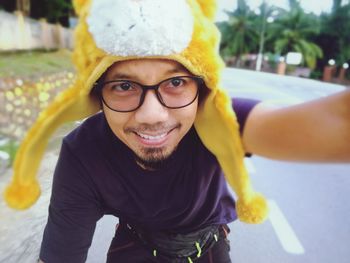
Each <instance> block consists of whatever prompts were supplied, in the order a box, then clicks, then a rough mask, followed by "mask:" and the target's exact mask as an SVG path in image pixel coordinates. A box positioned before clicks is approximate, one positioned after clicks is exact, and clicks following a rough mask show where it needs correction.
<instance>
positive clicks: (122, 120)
mask: <svg viewBox="0 0 350 263" xmlns="http://www.w3.org/2000/svg"><path fill="white" fill-rule="evenodd" d="M103 111H104V113H105V116H106V119H107V122H108V124H109V126H110V128H111V129H112V131H113V133H114V134H115V135H117V136H118V137H119V138H121V137H123V134H124V132H123V130H124V128H125V127H126V126H127V123H128V121H129V119H130V118H131V117H130V116H129V115H130V113H118V112H114V111H111V110H110V109H108V108H105V107H104V108H103Z"/></svg>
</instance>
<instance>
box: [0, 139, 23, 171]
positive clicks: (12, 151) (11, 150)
mask: <svg viewBox="0 0 350 263" xmlns="http://www.w3.org/2000/svg"><path fill="white" fill-rule="evenodd" d="M18 146H19V145H18V142H17V141H15V140H12V139H10V140H7V141H5V143H3V144H1V145H0V151H4V152H6V153H8V155H9V156H10V160H9V163H8V165H11V164H12V163H13V161H14V159H15V157H16V153H17V149H18Z"/></svg>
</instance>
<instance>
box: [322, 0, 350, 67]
mask: <svg viewBox="0 0 350 263" xmlns="http://www.w3.org/2000/svg"><path fill="white" fill-rule="evenodd" d="M321 21H322V24H321V34H320V35H319V37H318V38H317V41H319V42H320V44H321V46H322V48H323V49H324V51H325V54H327V57H326V58H325V59H326V60H327V61H328V59H330V58H333V59H336V61H337V62H339V63H341V64H342V63H344V62H348V61H349V60H350V46H349V43H350V24H349V21H350V3H349V4H346V5H341V1H340V0H334V1H333V9H332V12H331V13H330V14H323V15H322V16H321Z"/></svg>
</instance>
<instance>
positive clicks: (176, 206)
mask: <svg viewBox="0 0 350 263" xmlns="http://www.w3.org/2000/svg"><path fill="white" fill-rule="evenodd" d="M256 103H258V101H255V100H247V99H235V103H234V110H235V112H236V114H237V117H238V121H239V123H240V129H241V132H242V129H243V127H244V123H245V120H246V118H247V116H248V113H249V111H250V110H251V109H252V108H253V107H254V106H255V105H256ZM104 214H112V215H115V216H117V217H119V219H120V220H124V221H127V222H129V223H131V224H132V225H134V226H138V227H142V228H143V229H145V230H149V231H164V230H166V231H174V232H179V233H186V232H190V231H194V230H197V229H198V228H201V227H204V226H207V225H213V224H215V225H216V224H226V223H229V222H232V221H233V220H235V219H236V212H235V202H234V200H233V198H232V196H231V194H230V193H229V191H228V188H227V184H226V181H225V178H224V175H223V173H222V171H221V168H220V166H219V164H218V162H217V159H216V157H215V156H214V155H213V154H211V153H210V152H209V151H208V150H207V149H206V148H205V146H204V145H203V144H202V142H201V140H200V139H199V137H198V135H197V133H196V131H195V129H194V128H192V129H191V130H190V131H189V132H188V133H187V134H186V135H185V137H184V138H183V139H182V140H181V142H180V143H179V145H178V147H177V149H176V151H175V152H174V153H173V154H172V156H171V157H170V158H169V159H168V160H167V161H166V162H165V163H164V165H163V166H162V167H161V168H160V169H158V170H156V171H146V170H143V169H142V168H141V167H139V166H138V165H137V164H136V162H135V156H134V153H133V152H132V151H131V150H130V149H129V148H128V147H127V146H126V145H125V144H124V143H123V142H121V141H120V140H119V139H118V138H117V137H116V136H115V135H114V134H113V132H112V131H111V129H110V128H109V126H108V124H107V122H106V119H105V117H104V115H103V114H102V113H99V114H96V115H95V116H93V117H90V118H89V119H87V120H86V121H85V122H84V123H83V124H82V125H81V126H79V127H78V128H77V129H75V130H74V131H73V132H71V133H70V134H69V135H68V136H66V137H65V138H64V140H63V144H62V148H61V152H60V157H59V160H58V163H57V166H56V170H55V174H54V181H53V187H52V196H51V202H50V206H49V218H48V223H47V225H46V228H45V231H44V236H43V241H42V245H41V252H40V258H41V259H42V260H43V261H44V262H46V263H54V262H60V263H61V262H74V263H76V262H84V261H85V259H86V255H87V251H88V248H89V247H90V245H91V241H92V237H93V232H94V230H95V225H96V221H97V220H99V219H100V218H101V217H102V216H103V215H104Z"/></svg>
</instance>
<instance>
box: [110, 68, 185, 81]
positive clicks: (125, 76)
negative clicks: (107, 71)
mask: <svg viewBox="0 0 350 263" xmlns="http://www.w3.org/2000/svg"><path fill="white" fill-rule="evenodd" d="M184 72H185V73H189V74H190V72H189V71H188V70H187V69H186V68H185V67H183V66H182V65H176V67H174V68H171V69H169V70H167V71H165V72H164V75H171V74H176V73H184ZM111 79H138V76H136V75H133V74H128V73H126V72H117V73H115V74H113V75H112V76H111Z"/></svg>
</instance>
